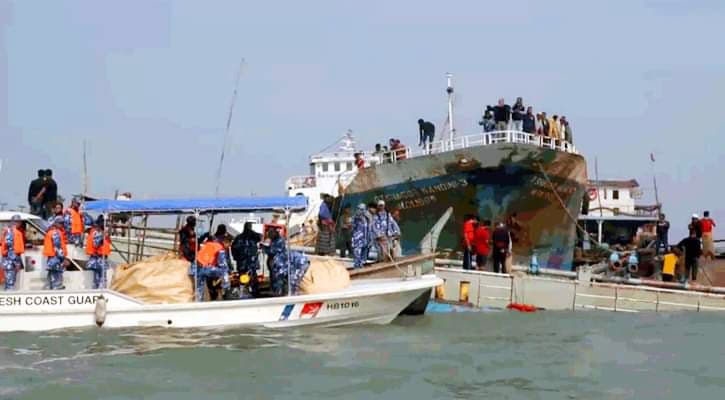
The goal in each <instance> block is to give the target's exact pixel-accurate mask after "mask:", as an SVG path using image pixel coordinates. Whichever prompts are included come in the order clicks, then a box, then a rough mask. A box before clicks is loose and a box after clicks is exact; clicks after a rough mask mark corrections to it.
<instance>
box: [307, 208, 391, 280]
mask: <svg viewBox="0 0 725 400" xmlns="http://www.w3.org/2000/svg"><path fill="white" fill-rule="evenodd" d="M332 200H333V199H332V196H330V195H327V194H324V195H323V202H322V204H321V205H320V211H319V213H318V227H319V233H318V239H317V243H316V246H315V253H316V254H318V255H322V256H332V255H336V254H337V251H338V250H339V252H340V256H341V257H345V256H346V255H347V254H348V253H350V254H352V258H353V267H354V268H362V266H363V265H364V264H365V263H366V262H367V261H368V259H369V258H370V256H371V255H372V254H373V252H374V254H375V256H376V257H375V260H376V261H380V262H383V261H392V260H394V259H395V257H397V256H399V255H400V252H401V250H400V226H399V225H398V220H397V218H396V215H394V214H393V213H390V212H388V210H387V208H386V206H385V200H382V199H381V200H378V201H376V202H372V203H368V204H362V203H361V204H358V205H357V207H356V208H355V211H354V212H352V211H351V210H350V208H349V207H346V208H344V209H343V210H342V211H341V213H340V215H339V216H338V218H337V221H336V220H335V219H334V218H333V213H332ZM338 223H339V225H340V226H339V229H338V226H337V225H338Z"/></svg>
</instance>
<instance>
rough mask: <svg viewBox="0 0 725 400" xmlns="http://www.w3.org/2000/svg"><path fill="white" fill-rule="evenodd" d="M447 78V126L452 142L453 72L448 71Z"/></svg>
mask: <svg viewBox="0 0 725 400" xmlns="http://www.w3.org/2000/svg"><path fill="white" fill-rule="evenodd" d="M446 77H447V78H448V87H446V93H448V127H449V128H450V137H449V138H450V140H451V142H453V137H454V136H456V128H454V127H453V74H451V73H450V72H449V73H447V74H446Z"/></svg>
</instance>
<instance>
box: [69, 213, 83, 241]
mask: <svg viewBox="0 0 725 400" xmlns="http://www.w3.org/2000/svg"><path fill="white" fill-rule="evenodd" d="M68 212H69V213H70V233H71V235H80V234H81V233H83V217H81V213H79V212H78V211H76V210H75V209H72V208H69V209H68Z"/></svg>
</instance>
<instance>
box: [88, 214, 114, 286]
mask: <svg viewBox="0 0 725 400" xmlns="http://www.w3.org/2000/svg"><path fill="white" fill-rule="evenodd" d="M93 225H94V226H93V228H92V229H91V231H90V233H89V236H90V238H89V243H87V244H86V254H88V262H87V263H86V267H87V268H88V269H90V270H91V271H93V288H94V289H105V288H106V282H107V280H106V271H108V254H106V253H105V252H106V251H109V252H110V246H111V242H110V239H109V238H108V236H107V235H104V229H103V228H104V220H103V216H102V215H101V216H99V217H98V219H96V221H95V223H94V224H93ZM104 245H107V246H104ZM106 247H107V248H106Z"/></svg>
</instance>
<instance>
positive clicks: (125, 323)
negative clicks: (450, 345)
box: [0, 275, 442, 332]
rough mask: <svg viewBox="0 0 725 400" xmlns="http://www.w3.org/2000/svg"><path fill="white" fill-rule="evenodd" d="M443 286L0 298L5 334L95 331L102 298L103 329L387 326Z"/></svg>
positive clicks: (379, 284)
mask: <svg viewBox="0 0 725 400" xmlns="http://www.w3.org/2000/svg"><path fill="white" fill-rule="evenodd" d="M440 284H442V281H441V280H440V279H438V278H436V277H435V276H433V275H426V276H423V277H420V278H416V279H407V280H401V279H374V280H361V281H356V282H354V283H353V285H351V287H350V288H348V289H345V290H341V291H337V292H331V293H324V294H318V295H303V296H290V297H278V298H266V299H247V300H237V301H219V302H205V303H188V304H158V305H149V304H143V303H141V302H138V301H136V300H134V299H132V298H130V297H127V296H124V295H122V294H120V293H117V292H114V291H110V290H102V291H98V290H78V291H37V292H14V293H8V292H6V293H3V294H1V295H0V332H11V331H47V330H55V329H67V328H88V327H93V326H96V321H97V319H98V318H97V317H98V315H97V313H98V311H97V302H98V299H99V298H100V297H101V296H103V298H104V299H105V300H106V307H107V309H106V312H105V313H103V317H104V318H103V319H104V323H103V325H102V326H103V327H104V328H132V327H142V326H165V327H169V328H205V327H224V326H261V327H268V328H286V327H296V326H308V325H317V326H339V325H350V324H363V323H365V324H387V323H390V322H391V321H392V320H393V319H395V317H396V316H397V315H398V314H399V313H400V312H401V311H402V310H403V309H404V308H405V307H407V306H408V305H409V304H410V303H411V302H413V301H414V300H415V299H416V298H417V297H418V296H420V295H421V294H422V293H424V292H428V291H429V290H430V289H431V288H432V287H435V286H437V285H440Z"/></svg>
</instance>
